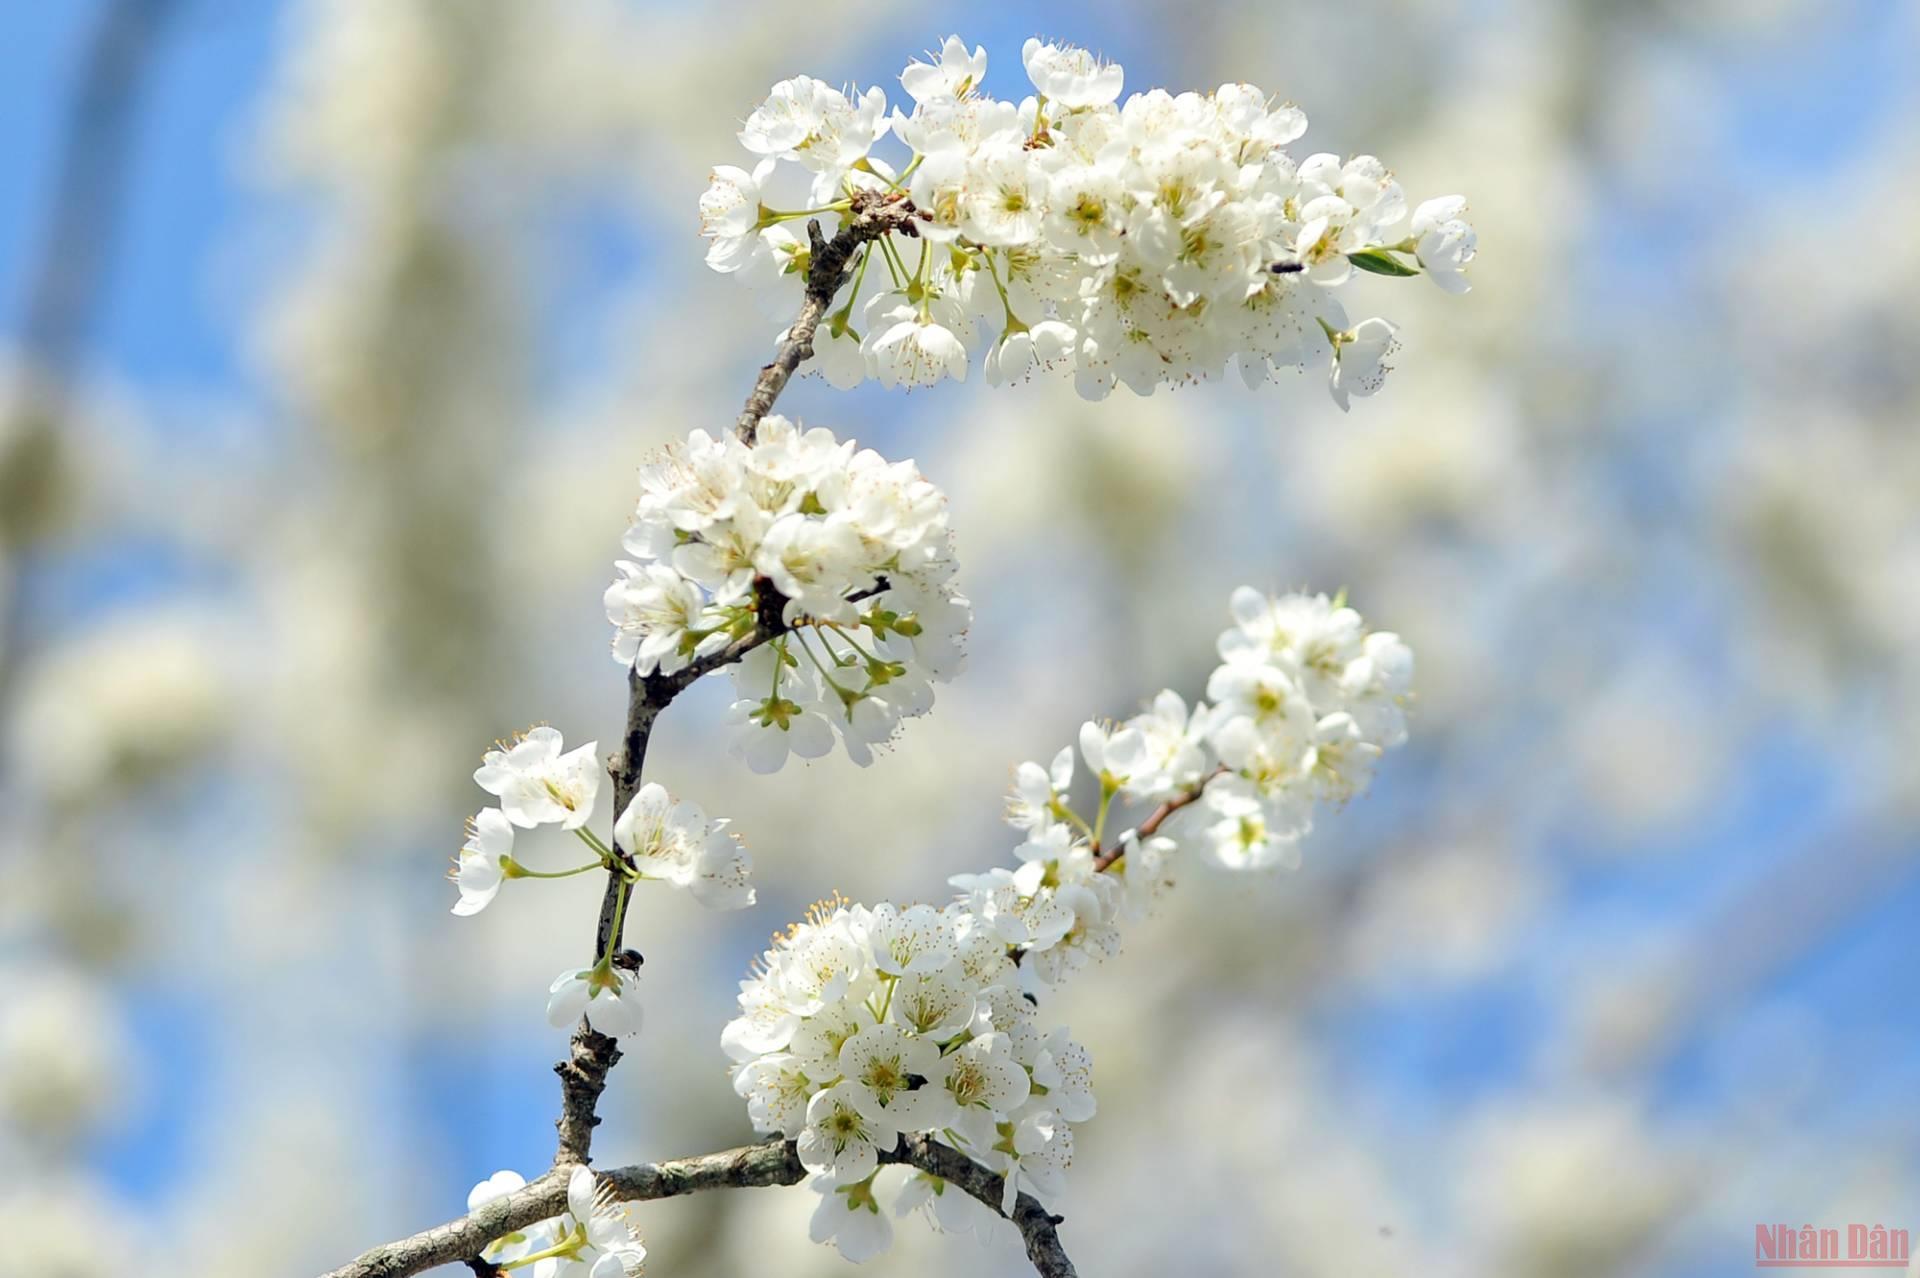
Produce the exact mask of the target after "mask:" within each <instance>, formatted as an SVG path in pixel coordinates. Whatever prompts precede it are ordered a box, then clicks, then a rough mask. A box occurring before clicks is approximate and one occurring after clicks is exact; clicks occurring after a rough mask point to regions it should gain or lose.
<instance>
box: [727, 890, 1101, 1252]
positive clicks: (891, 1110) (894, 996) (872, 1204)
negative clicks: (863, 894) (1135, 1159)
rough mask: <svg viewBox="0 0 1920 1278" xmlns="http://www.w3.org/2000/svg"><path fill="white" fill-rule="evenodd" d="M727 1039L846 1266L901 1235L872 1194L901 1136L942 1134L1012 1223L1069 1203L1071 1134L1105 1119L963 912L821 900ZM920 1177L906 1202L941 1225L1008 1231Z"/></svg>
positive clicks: (958, 907)
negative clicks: (1025, 1213)
mask: <svg viewBox="0 0 1920 1278" xmlns="http://www.w3.org/2000/svg"><path fill="white" fill-rule="evenodd" d="M721 1043H722V1046H723V1047H724V1048H725V1050H726V1052H727V1053H728V1055H729V1056H730V1057H731V1058H732V1059H733V1061H734V1066H733V1083H734V1090H735V1091H736V1092H737V1093H738V1094H739V1095H740V1096H741V1097H743V1098H744V1099H745V1100H746V1102H747V1113H748V1116H749V1117H750V1118H751V1120H752V1122H753V1124H754V1127H755V1129H756V1130H759V1131H762V1132H769V1133H772V1132H778V1133H781V1134H783V1135H786V1136H789V1137H793V1138H795V1143H796V1146H797V1149H798V1152H799V1156H800V1161H801V1163H802V1164H803V1165H804V1166H805V1167H806V1168H807V1170H808V1171H809V1172H810V1173H812V1177H811V1181H810V1183H811V1185H812V1187H813V1188H814V1189H815V1191H817V1192H818V1193H819V1194H820V1203H819V1206H818V1208H817V1209H816V1210H815V1212H814V1217H813V1227H812V1235H813V1238H814V1241H816V1242H828V1241H831V1242H833V1243H834V1244H835V1245H836V1246H837V1247H838V1248H839V1250H840V1251H841V1253H842V1254H844V1255H845V1256H846V1257H847V1258H848V1259H850V1260H856V1261H858V1260H864V1259H867V1258H868V1257H870V1256H873V1255H876V1254H878V1253H879V1252H881V1251H883V1250H885V1248H886V1246H887V1245H888V1243H889V1242H890V1241H891V1239H892V1226H891V1224H890V1223H889V1220H888V1216H887V1213H886V1212H884V1211H882V1209H881V1206H880V1202H879V1200H878V1199H877V1198H876V1197H875V1189H874V1187H875V1182H876V1179H877V1178H878V1176H879V1174H880V1162H879V1159H880V1155H881V1154H882V1153H883V1152H887V1151H891V1150H892V1149H893V1148H894V1146H895V1144H896V1143H897V1141H898V1140H899V1138H900V1137H901V1136H902V1135H903V1134H913V1133H921V1132H930V1133H934V1134H935V1135H936V1137H937V1138H938V1139H939V1140H941V1141H943V1142H946V1143H949V1144H951V1145H953V1146H954V1147H955V1148H957V1149H960V1150H962V1151H964V1152H966V1153H967V1154H969V1155H970V1156H971V1157H973V1158H974V1159H976V1160H977V1161H979V1162H981V1163H983V1164H984V1165H986V1166H988V1167H990V1168H992V1169H993V1170H995V1171H998V1172H1001V1173H1003V1174H1004V1175H1005V1177H1006V1182H1005V1186H1006V1187H1005V1200H1004V1203H1003V1210H1009V1211H1010V1210H1011V1209H1012V1206H1013V1202H1014V1199H1015V1198H1016V1196H1017V1195H1018V1193H1019V1192H1020V1191H1021V1190H1023V1189H1024V1190H1026V1191H1028V1192H1031V1193H1034V1194H1035V1195H1037V1196H1039V1197H1040V1198H1041V1199H1042V1200H1043V1201H1045V1200H1047V1199H1049V1198H1051V1197H1052V1196H1053V1195H1055V1194H1057V1193H1058V1192H1059V1191H1060V1189H1061V1188H1062V1186H1063V1183H1064V1182H1063V1178H1064V1175H1065V1172H1066V1170H1067V1168H1068V1166H1069V1165H1071V1163H1072V1161H1073V1128H1072V1126H1071V1124H1073V1123H1075V1122H1081V1121H1084V1120H1086V1119H1089V1118H1092V1117H1093V1113H1094V1099H1093V1090H1092V1078H1093V1075H1092V1061H1091V1058H1090V1057H1089V1056H1088V1053H1087V1051H1086V1049H1085V1048H1084V1047H1082V1046H1081V1045H1080V1044H1078V1043H1076V1042H1074V1041H1073V1040H1072V1039H1070V1038H1068V1037H1067V1035H1066V1031H1065V1030H1063V1029H1055V1030H1053V1031H1051V1032H1047V1033H1043V1032H1042V1031H1041V1030H1040V1028H1039V1025H1038V1013H1037V1012H1036V1010H1035V1007H1034V1005H1033V1004H1032V1003H1031V1002H1029V1001H1028V1000H1027V999H1026V998H1025V997H1024V996H1023V995H1022V994H1021V993H1020V989H1019V979H1018V968H1017V966H1016V964H1015V963H1014V960H1013V957H1012V952H1011V951H1010V950H1009V948H1008V946H1007V945H1006V944H1005V942H1004V941H1002V940H1001V939H1000V937H999V936H997V935H996V934H995V933H994V932H993V931H992V930H990V929H988V928H984V927H982V926H981V925H980V921H979V920H978V919H976V918H974V917H973V916H972V915H971V914H970V913H969V912H968V911H967V909H966V908H965V906H964V905H963V904H961V903H955V904H953V905H950V906H948V907H946V908H945V909H936V908H935V907H933V906H930V905H914V906H909V907H906V908H900V907H896V906H893V905H880V906H876V907H874V908H873V909H868V908H866V907H865V906H859V905H848V904H847V903H845V902H844V901H841V900H839V899H838V898H835V899H833V900H830V901H825V902H821V903H820V904H819V905H817V906H815V907H814V909H813V910H812V912H811V913H810V914H809V916H808V917H807V919H806V921H804V922H801V923H797V924H795V925H794V926H793V927H792V928H790V929H788V930H787V931H786V932H785V933H783V934H781V935H779V936H776V937H775V938H774V941H773V945H772V948H770V949H768V950H767V951H766V953H765V954H763V955H762V956H761V959H760V961H759V963H758V964H757V965H756V968H755V970H754V972H753V974H752V975H751V976H750V977H749V978H748V979H747V980H745V981H743V982H741V986H740V1015H739V1016H738V1017H737V1018H735V1019H734V1020H733V1021H731V1022H730V1023H729V1024H728V1025H727V1027H726V1029H725V1031H724V1032H723V1033H722V1036H721ZM915 1181H916V1186H915V1192H914V1194H913V1195H912V1196H911V1197H909V1198H908V1199H907V1200H906V1205H908V1206H911V1205H912V1204H913V1203H915V1202H928V1203H929V1204H931V1202H932V1200H933V1199H935V1198H938V1199H940V1200H941V1203H942V1204H943V1206H942V1208H941V1210H940V1213H939V1219H940V1221H941V1222H942V1223H943V1224H944V1225H945V1226H946V1227H949V1228H974V1227H976V1226H978V1227H981V1228H987V1227H990V1222H992V1221H994V1220H996V1219H998V1218H997V1217H995V1216H994V1215H993V1214H992V1213H991V1212H988V1211H985V1210H984V1209H982V1208H981V1207H980V1206H979V1204H977V1203H975V1202H974V1200H972V1199H970V1198H967V1196H966V1195H965V1194H964V1193H962V1192H960V1191H959V1190H952V1191H951V1192H948V1191H947V1188H946V1186H945V1185H944V1183H942V1182H940V1181H939V1180H938V1179H937V1178H934V1177H931V1176H928V1175H927V1174H926V1173H915ZM962 1199H965V1200H966V1204H965V1205H962V1203H961V1200H962ZM948 1200H951V1201H948Z"/></svg>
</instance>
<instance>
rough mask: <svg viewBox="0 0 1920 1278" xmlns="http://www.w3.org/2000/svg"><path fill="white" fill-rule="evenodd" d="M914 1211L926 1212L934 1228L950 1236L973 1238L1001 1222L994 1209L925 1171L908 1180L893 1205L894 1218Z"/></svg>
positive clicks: (956, 1186) (916, 1172)
mask: <svg viewBox="0 0 1920 1278" xmlns="http://www.w3.org/2000/svg"><path fill="white" fill-rule="evenodd" d="M915 1209H924V1210H925V1212H926V1214H927V1216H928V1217H929V1218H930V1219H931V1220H932V1221H933V1226H934V1228H935V1229H938V1230H940V1231H941V1232H942V1233H948V1234H970V1233H973V1232H975V1231H976V1230H980V1229H981V1228H982V1227H983V1226H985V1227H987V1228H991V1227H992V1226H993V1224H994V1222H995V1221H997V1220H999V1217H998V1216H995V1215H994V1214H993V1211H992V1209H991V1208H989V1207H988V1206H987V1205H986V1204H985V1203H983V1202H981V1201H980V1200H979V1199H977V1198H975V1197H974V1196H973V1195H972V1194H969V1193H968V1192H967V1191H966V1190H964V1189H961V1188H960V1187H959V1186H958V1185H952V1184H949V1183H948V1182H946V1181H944V1180H942V1179H941V1178H940V1177H938V1176H934V1175H930V1174H929V1173H927V1172H923V1171H915V1172H914V1173H913V1175H912V1176H910V1177H908V1179H907V1183H906V1186H905V1187H904V1188H903V1189H902V1190H901V1191H900V1197H899V1198H898V1199H896V1200H895V1201H894V1205H893V1214H894V1215H896V1216H904V1215H906V1214H907V1213H908V1212H910V1211H913V1210H915Z"/></svg>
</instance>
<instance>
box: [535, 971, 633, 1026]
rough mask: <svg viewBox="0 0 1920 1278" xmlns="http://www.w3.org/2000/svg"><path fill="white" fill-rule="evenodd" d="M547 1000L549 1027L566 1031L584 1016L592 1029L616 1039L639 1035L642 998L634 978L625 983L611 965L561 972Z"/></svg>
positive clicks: (549, 991)
mask: <svg viewBox="0 0 1920 1278" xmlns="http://www.w3.org/2000/svg"><path fill="white" fill-rule="evenodd" d="M547 993H548V997H547V1023H548V1024H549V1025H552V1026H553V1027H554V1028H555V1029H566V1028H568V1027H569V1026H571V1025H573V1024H574V1023H575V1022H576V1021H578V1020H579V1019H580V1018H581V1017H582V1016H585V1017H586V1018H587V1020H588V1021H589V1022H591V1023H592V1025H593V1028H594V1029H596V1030H598V1031H600V1032H601V1033H602V1034H611V1035H613V1036H614V1037H615V1038H618V1037H620V1036H621V1035H623V1034H638V1033H639V1032H640V1022H641V1009H640V995H639V992H638V991H637V990H636V989H635V988H634V987H633V983H632V978H631V977H629V978H627V979H625V980H623V979H622V978H621V976H620V973H619V972H617V971H615V970H614V969H613V967H612V966H611V965H608V964H604V963H603V964H600V965H599V966H596V967H583V968H578V969H576V970H574V971H571V972H562V973H561V974H560V975H559V976H557V977H555V978H554V980H553V985H552V986H551V987H550V988H549V990H548V992H547Z"/></svg>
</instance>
